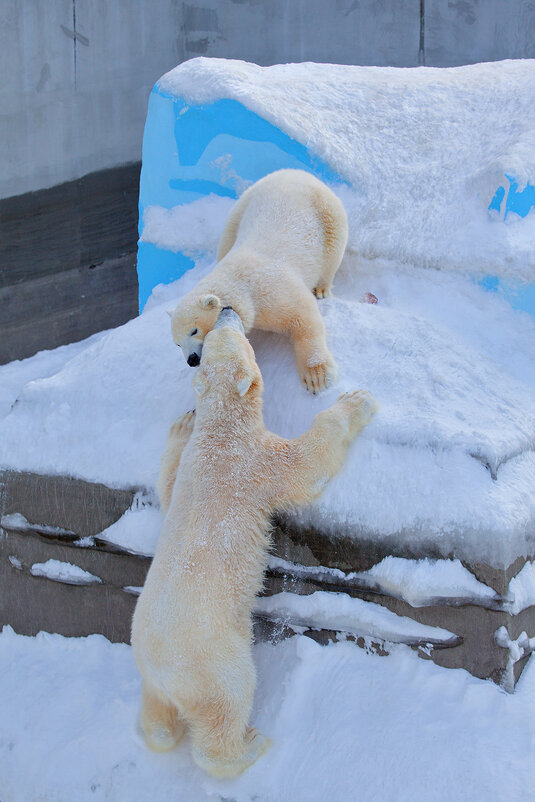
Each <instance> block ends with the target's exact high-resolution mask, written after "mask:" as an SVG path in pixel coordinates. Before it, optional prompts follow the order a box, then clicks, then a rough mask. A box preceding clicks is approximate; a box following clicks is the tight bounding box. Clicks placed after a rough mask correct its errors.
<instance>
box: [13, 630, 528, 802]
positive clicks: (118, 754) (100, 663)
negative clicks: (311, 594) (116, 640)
mask: <svg viewBox="0 0 535 802" xmlns="http://www.w3.org/2000/svg"><path fill="white" fill-rule="evenodd" d="M254 653H255V660H256V664H257V666H258V674H259V681H258V687H257V692H256V698H255V706H254V713H253V721H254V722H255V723H256V724H257V725H258V726H259V727H260V728H261V729H262V730H263V731H264V732H266V733H267V734H269V735H270V736H271V738H272V739H273V741H274V745H273V747H272V748H271V750H270V751H269V752H268V753H267V754H266V755H265V757H264V758H262V759H261V760H260V761H259V762H258V763H257V764H256V765H254V766H253V767H252V768H251V769H249V770H248V771H247V772H246V773H245V774H244V775H243V776H242V777H241V778H239V779H237V780H233V781H230V780H227V781H214V780H211V779H209V778H208V777H207V776H206V775H204V774H203V773H202V772H201V771H200V770H199V769H198V768H197V767H196V766H195V765H194V764H193V763H192V760H191V757H190V750H189V746H188V743H187V742H184V743H183V744H181V745H179V747H178V748H177V749H176V750H175V751H173V752H171V753H170V754H167V755H157V754H154V753H151V752H149V751H148V750H147V749H146V748H145V747H144V745H143V743H142V740H141V738H140V736H139V735H138V734H137V732H136V716H137V709H138V703H139V695H140V679H139V675H138V674H137V671H136V669H135V666H134V663H133V660H132V655H131V650H130V647H128V646H125V645H122V644H111V643H109V642H108V641H107V640H106V639H105V638H103V637H102V636H100V635H92V636H90V637H89V638H62V637H61V636H59V635H48V634H43V633H42V634H40V635H38V636H37V637H36V638H27V637H22V636H19V635H15V634H14V633H13V631H12V630H11V629H10V628H9V627H6V628H4V630H3V632H2V633H1V634H0V799H1V800H2V802H37V801H38V800H39V802H45V800H46V801H47V802H86V800H87V801H89V800H91V802H100V801H101V800H106V802H126V800H128V802H149V800H150V802H167V801H168V800H169V802H170V801H171V800H173V802H175V801H176V800H180V802H204V800H225V802H229V801H230V800H236V802H246V800H247V802H248V801H249V800H251V801H252V800H256V801H257V802H287V801H288V802H325V800H330V801H331V802H353V800H367V802H373V800H377V802H404V801H405V800H407V802H409V800H410V802H446V800H448V802H449V801H450V800H451V802H489V801H490V800H500V801H501V800H508V802H520V800H526V802H529V800H533V799H535V790H534V789H535V762H534V760H533V755H534V753H535V728H534V726H533V719H534V713H535V661H534V660H533V658H532V659H531V661H530V664H528V666H527V668H526V670H525V671H524V674H523V676H522V678H521V680H520V683H519V685H518V687H517V691H516V692H515V694H514V695H513V696H510V695H508V694H506V693H504V692H503V691H501V690H500V689H499V688H498V687H496V686H495V685H493V684H492V683H491V682H484V681H481V680H477V679H474V678H473V677H471V676H470V675H469V674H467V673H466V672H465V671H462V670H448V669H443V668H439V667H437V666H435V665H434V664H433V663H431V662H428V661H425V660H421V659H420V658H418V657H417V656H416V654H415V653H414V652H412V651H411V650H410V649H409V648H408V647H405V646H397V647H394V648H393V651H392V653H391V655H390V656H389V657H386V658H385V657H379V656H378V655H375V654H367V653H366V652H365V651H363V650H362V649H359V648H358V647H357V646H355V644H353V643H349V642H348V643H338V644H334V645H330V646H327V647H321V646H318V645H317V644H316V643H314V642H313V641H311V640H310V639H308V638H306V637H304V636H299V635H298V636H295V637H294V638H292V639H290V640H287V641H284V642H283V643H280V644H278V645H276V646H274V645H271V644H262V645H259V646H257V647H255V652H254Z"/></svg>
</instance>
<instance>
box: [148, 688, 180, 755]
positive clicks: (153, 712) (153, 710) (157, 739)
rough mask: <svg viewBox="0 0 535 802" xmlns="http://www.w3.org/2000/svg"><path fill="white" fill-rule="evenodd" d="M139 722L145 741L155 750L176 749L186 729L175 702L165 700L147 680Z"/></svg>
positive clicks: (166, 750)
mask: <svg viewBox="0 0 535 802" xmlns="http://www.w3.org/2000/svg"><path fill="white" fill-rule="evenodd" d="M139 723H140V726H141V730H142V732H143V735H144V737H145V743H146V744H147V746H148V747H149V749H152V750H153V751H154V752H168V751H169V750H170V749H174V747H175V746H176V745H177V743H178V742H179V741H180V740H181V738H182V737H183V735H184V733H185V731H186V725H185V723H184V722H183V721H180V719H179V718H178V712H177V709H176V707H175V706H174V704H172V702H169V701H167V700H164V699H163V698H162V696H161V695H160V694H158V693H156V692H155V691H154V690H153V689H152V688H150V686H149V685H148V684H147V683H146V682H143V688H142V691H141V714H140V717H139Z"/></svg>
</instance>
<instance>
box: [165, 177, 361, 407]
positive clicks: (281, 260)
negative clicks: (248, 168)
mask: <svg viewBox="0 0 535 802" xmlns="http://www.w3.org/2000/svg"><path fill="white" fill-rule="evenodd" d="M346 243H347V216H346V213H345V209H344V207H343V205H342V203H341V201H340V200H338V198H337V197H336V195H335V194H334V193H333V192H331V190H330V189H329V188H328V187H326V186H325V184H323V183H322V182H321V181H319V180H318V179H317V178H315V177H314V176H313V175H311V174H310V173H306V172H304V171H303V170H278V171H277V172H275V173H271V174H270V175H267V176H266V177H265V178H262V179H261V180H260V181H257V182H256V184H253V185H252V186H251V187H249V188H248V189H247V190H246V191H245V192H244V193H243V195H242V196H241V198H240V199H239V200H238V201H237V202H236V204H235V205H234V207H233V208H232V211H231V213H230V215H229V218H228V220H227V223H226V226H225V229H224V231H223V234H222V236H221V241H220V243H219V249H218V252H217V259H218V263H217V265H216V266H215V268H214V269H213V270H212V272H211V273H210V274H209V275H208V276H206V277H205V278H204V279H202V280H201V281H200V282H199V284H198V285H197V286H196V287H195V289H193V290H192V291H191V292H189V293H188V294H187V295H185V296H184V297H183V298H182V299H181V300H180V302H179V304H178V306H177V307H176V309H175V310H174V312H169V314H170V315H171V319H172V322H171V325H172V331H173V339H174V341H175V342H176V344H177V345H179V346H180V347H181V348H182V350H183V352H184V356H185V358H186V360H187V362H188V364H189V365H191V366H196V365H198V364H199V361H200V355H201V349H202V344H203V340H204V338H205V336H206V334H207V333H208V332H209V331H210V330H211V329H212V327H213V325H214V323H215V321H216V320H217V316H218V314H219V311H220V310H221V308H222V307H224V306H232V308H233V309H235V310H236V312H238V314H239V315H240V317H241V319H242V321H243V325H244V328H245V333H246V334H247V333H248V332H249V331H250V329H251V328H253V327H254V328H256V329H263V330H265V331H275V332H279V333H282V334H287V335H289V336H290V337H291V338H292V340H293V344H294V349H295V356H296V361H297V370H298V373H299V377H300V378H301V381H302V382H303V384H304V385H305V387H306V388H307V390H309V391H310V392H312V393H317V392H319V391H320V390H323V389H324V388H325V387H327V385H328V384H330V383H331V382H332V381H333V380H334V379H335V377H336V364H335V362H334V360H333V357H332V356H331V354H330V352H329V349H328V348H327V341H326V335H325V326H324V323H323V318H322V317H321V314H320V312H319V309H318V305H317V303H316V300H315V298H314V295H315V296H316V298H325V297H326V296H328V295H329V294H330V289H331V284H332V281H333V277H334V274H335V273H336V271H337V269H338V267H339V266H340V262H341V261H342V256H343V255H344V250H345V247H346Z"/></svg>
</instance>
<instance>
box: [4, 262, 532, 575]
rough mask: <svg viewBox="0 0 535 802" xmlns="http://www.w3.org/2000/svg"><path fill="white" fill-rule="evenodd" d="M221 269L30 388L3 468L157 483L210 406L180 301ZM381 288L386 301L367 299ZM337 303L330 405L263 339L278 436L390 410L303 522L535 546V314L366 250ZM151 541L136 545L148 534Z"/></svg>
mask: <svg viewBox="0 0 535 802" xmlns="http://www.w3.org/2000/svg"><path fill="white" fill-rule="evenodd" d="M212 265H213V263H212V264H211V263H210V262H209V261H208V260H206V259H205V260H201V261H200V262H199V264H198V266H197V267H196V268H195V269H194V270H191V271H188V273H186V274H185V275H184V276H183V277H182V278H181V279H180V280H179V281H178V282H176V283H175V284H173V285H168V286H166V287H159V288H157V289H156V291H155V292H154V293H153V297H152V299H151V301H149V303H148V304H147V310H146V311H145V312H144V313H143V314H142V315H141V316H140V317H138V318H136V319H134V320H131V321H129V322H128V323H126V324H125V325H124V326H120V327H119V328H117V329H114V330H111V331H108V332H106V333H105V334H104V335H103V336H102V337H101V338H100V339H98V341H93V340H91V341H90V342H88V343H87V344H86V347H85V348H83V349H82V348H80V350H79V351H78V352H77V354H76V355H75V356H74V357H73V358H72V359H70V360H69V361H67V362H66V363H65V364H64V365H63V366H62V367H61V368H60V369H59V370H57V371H56V372H53V370H51V375H48V376H47V377H46V378H39V379H37V380H34V381H30V382H29V383H27V384H26V385H25V386H24V387H23V389H22V390H21V391H20V393H19V395H18V400H17V403H16V404H15V405H14V406H13V408H12V409H11V410H10V412H9V413H8V414H7V415H6V416H5V417H4V418H3V420H0V465H2V466H4V467H10V468H14V469H17V470H31V471H36V472H38V473H53V474H63V475H72V476H76V477H80V478H82V479H86V480H88V481H95V482H103V483H105V484H107V485H109V486H112V487H137V488H140V487H141V488H147V489H148V491H149V492H152V491H153V488H154V487H155V484H156V479H157V475H158V469H159V462H160V456H161V454H162V451H163V448H164V445H165V441H166V437H167V432H168V428H169V426H170V425H171V423H172V422H173V420H174V419H175V418H176V417H177V416H178V415H180V414H182V413H183V412H185V411H187V410H189V409H193V408H194V407H195V395H194V392H193V389H192V386H191V381H192V378H193V376H194V371H193V370H192V369H191V368H189V367H188V366H187V365H186V364H185V361H184V359H183V357H182V354H181V352H180V349H178V348H177V346H176V345H175V344H174V343H173V341H172V338H171V333H170V324H169V318H168V316H167V315H166V312H165V310H166V308H168V307H169V306H173V305H174V303H176V300H177V298H178V297H179V296H180V295H181V294H183V293H184V292H187V291H188V290H189V289H190V288H191V287H193V286H194V285H195V284H196V283H197V281H198V280H199V278H200V277H201V276H202V275H204V274H205V273H206V272H207V271H208V270H209V269H210V268H211V266H212ZM367 290H369V291H373V293H374V294H375V295H376V296H377V298H378V299H379V303H378V304H374V305H371V304H367V303H360V300H359V299H360V298H361V297H362V295H363V293H364V292H365V291H367ZM334 295H335V297H333V298H331V299H327V300H325V301H321V302H320V304H319V306H320V310H321V311H322V313H323V315H324V318H325V321H326V325H327V331H328V337H329V344H330V347H331V349H332V351H333V354H334V356H335V358H336V359H337V361H338V364H339V368H340V376H339V381H338V383H337V385H336V386H335V387H333V388H331V389H329V390H328V391H327V392H326V393H324V394H322V395H321V396H319V397H312V396H310V395H309V394H307V393H306V392H305V390H304V389H303V388H302V387H301V385H300V383H299V380H298V377H297V373H296V370H295V358H294V355H293V352H292V349H291V346H290V344H289V342H287V341H286V340H284V339H282V338H279V337H277V336H275V335H271V334H266V333H262V332H253V333H252V335H251V342H252V344H253V346H254V348H255V352H256V355H257V359H258V362H259V365H260V368H261V370H262V375H263V378H264V384H265V393H264V417H265V422H266V426H267V427H268V428H269V429H271V430H272V431H275V432H277V433H279V434H281V435H283V436H286V437H293V436H296V435H299V434H300V433H301V432H303V431H305V430H306V429H307V428H308V426H309V425H310V423H311V422H312V420H313V418H314V416H315V414H316V413H317V412H319V411H320V410H321V409H324V408H325V407H327V406H329V405H330V404H331V403H332V402H333V401H334V400H335V399H336V398H337V396H338V395H339V394H340V393H341V392H343V391H346V390H351V389H354V388H356V387H366V388H368V389H369V390H371V391H372V393H373V394H374V396H375V397H376V398H377V399H378V401H379V404H380V410H379V413H378V414H377V415H376V416H375V418H374V420H373V422H372V424H371V425H370V426H369V427H367V428H366V429H365V430H364V432H363V434H362V436H361V437H360V438H359V439H358V440H357V441H356V443H355V444H354V446H353V447H352V449H351V451H350V454H349V458H348V460H347V463H346V465H345V466H344V468H343V469H342V471H341V472H340V474H339V475H338V476H337V477H336V478H335V479H334V480H333V481H332V482H330V483H329V485H328V486H327V488H326V490H325V492H324V493H323V495H322V496H321V498H320V499H319V501H318V502H316V503H315V504H314V505H312V506H311V507H309V508H306V509H303V510H301V511H300V512H298V513H296V514H295V515H294V516H293V518H294V520H295V521H296V522H298V523H302V524H304V525H306V526H313V527H315V528H320V529H322V530H324V531H325V532H326V533H328V534H332V535H334V536H336V535H337V534H338V533H340V532H344V533H347V534H349V535H351V536H353V537H357V538H358V537H362V536H366V537H373V538H374V539H375V540H376V542H377V543H380V544H383V545H386V546H387V547H388V548H389V550H391V552H392V553H396V551H397V552H398V553H399V552H400V551H401V553H403V550H404V549H405V548H410V549H411V550H412V552H413V554H422V556H425V555H426V549H428V548H432V549H433V552H434V554H435V556H439V555H441V556H443V557H449V556H451V553H452V551H454V556H455V557H456V558H458V559H463V560H468V561H471V560H472V561H474V560H475V561H481V560H482V561H486V562H488V563H490V564H492V565H495V566H497V567H500V566H501V567H503V566H504V565H508V564H510V563H511V562H513V561H514V560H515V559H516V558H517V557H518V556H521V555H525V556H529V555H530V552H531V553H532V551H533V531H534V529H533V522H534V520H535V497H534V495H533V492H532V488H533V484H534V482H535V451H534V450H533V449H534V445H535V402H534V400H533V399H534V396H533V387H534V386H535V321H534V320H533V319H532V318H531V317H530V316H528V315H527V314H525V313H522V312H519V311H515V310H513V309H512V308H511V307H510V306H509V304H508V303H507V302H506V301H505V300H503V299H502V298H501V297H500V296H499V295H497V294H496V293H491V292H487V291H486V290H485V289H483V288H482V287H481V286H479V285H478V284H476V283H474V282H473V281H471V280H470V279H469V278H466V277H464V276H461V275H458V274H451V273H447V272H441V271H429V270H426V269H424V268H421V267H416V266H412V267H411V266H407V265H404V266H403V265H400V264H399V263H395V264H393V263H390V262H381V261H379V260H375V261H374V262H367V261H364V260H362V259H359V260H356V259H355V257H354V256H353V255H352V254H351V253H349V254H348V255H347V256H346V258H345V260H344V263H343V265H342V267H341V268H340V270H339V271H338V273H337V276H336V280H335V285H334ZM20 365H21V366H23V365H24V363H20ZM8 367H10V366H8ZM3 370H4V367H0V384H1V382H2V371H3ZM27 378H28V377H27V375H26V374H25V376H24V379H25V380H26V379H27ZM281 388H284V392H281ZM493 477H496V478H493ZM149 515H151V513H149V512H147V513H146V520H147V521H148V518H149ZM136 520H137V519H136ZM155 521H156V519H155V518H154V517H153V518H152V523H151V525H150V526H151V527H152V526H155V525H156V524H155ZM132 522H133V519H132ZM120 525H121V526H124V522H123V523H122V524H120ZM123 531H125V530H123ZM147 531H148V529H147ZM151 531H153V530H152V529H151ZM113 537H118V534H117V532H115V533H114V534H113V536H112V538H113ZM148 537H149V536H148ZM150 537H152V535H150ZM121 538H123V536H122V535H121ZM136 538H137V540H136V544H137V545H136V544H134V543H132V544H131V545H130V548H131V549H132V550H134V551H135V550H137V549H138V547H139V538H141V540H143V535H142V533H141V529H139V530H138V534H137V535H136ZM120 542H121V543H123V544H126V542H127V541H125V540H124V538H123V539H121V541H120ZM151 542H155V541H151ZM127 547H128V546H127ZM152 548H153V546H152V545H150V546H149V545H148V544H147V545H146V546H144V547H143V548H142V551H143V553H149V552H150V549H152ZM437 552H438V555H437ZM427 553H429V552H427Z"/></svg>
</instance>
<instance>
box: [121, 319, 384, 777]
mask: <svg viewBox="0 0 535 802" xmlns="http://www.w3.org/2000/svg"><path fill="white" fill-rule="evenodd" d="M240 329H241V330H240ZM194 387H195V390H196V393H197V395H198V405H197V410H196V412H195V413H193V412H188V413H186V414H185V415H183V416H182V417H181V418H180V419H179V420H178V421H177V422H176V423H175V424H174V425H173V427H172V428H171V431H170V433H169V439H168V443H167V448H166V451H165V453H164V456H163V458H162V467H161V474H160V480H159V484H158V491H159V494H160V499H161V504H162V509H163V511H164V513H166V517H165V521H164V525H163V531H162V534H161V537H160V540H159V542H158V546H157V549H156V554H155V556H154V560H153V562H152V565H151V567H150V570H149V573H148V575H147V580H146V582H145V586H144V588H143V591H142V593H141V595H140V597H139V599H138V603H137V606H136V610H135V614H134V620H133V626H132V647H133V653H134V658H135V660H136V663H137V666H138V668H139V671H140V673H141V676H142V679H143V688H142V708H141V717H140V722H141V727H142V729H143V732H144V736H145V739H146V742H147V745H148V746H149V747H151V748H152V749H155V750H157V751H166V750H168V749H172V748H173V747H174V746H175V744H176V743H177V742H178V741H179V740H180V739H181V738H182V736H183V734H184V732H185V729H186V726H189V728H190V730H191V736H192V748H193V756H194V759H195V761H196V762H197V764H198V765H199V766H201V767H202V768H203V769H205V770H206V771H208V772H209V773H210V774H213V775H215V776H217V777H231V776H234V775H237V774H239V773H240V772H242V771H244V770H245V769H246V768H247V767H248V766H249V765H251V763H253V762H254V761H255V760H256V759H257V758H258V757H259V756H260V755H261V754H262V753H263V751H264V750H265V749H266V748H267V746H268V745H269V740H268V739H267V738H266V737H265V736H263V735H261V734H260V733H259V732H258V731H257V730H255V729H254V728H252V727H249V726H248V720H249V715H250V712H251V706H252V701H253V692H254V687H255V682H256V679H255V669H254V664H253V659H252V654H251V640H252V622H251V611H252V610H253V607H254V603H255V596H256V594H257V593H258V592H259V591H260V590H261V588H262V581H263V574H264V570H265V567H266V564H267V549H268V547H269V528H270V525H269V520H270V515H271V513H272V512H273V511H275V510H276V509H281V508H288V507H290V506H293V505H297V504H306V503H308V502H310V501H312V500H313V499H315V498H316V497H317V496H318V495H319V494H320V493H321V490H322V488H323V487H324V486H325V483H326V482H327V481H328V480H329V479H330V478H331V477H332V476H334V474H336V473H337V471H338V470H339V469H340V467H341V466H342V463H343V461H344V458H345V456H346V453H347V450H348V448H349V445H350V443H351V442H352V440H353V439H354V438H355V437H356V436H357V434H358V433H359V431H360V430H361V429H362V428H363V427H364V426H365V425H366V424H367V423H368V422H369V420H370V419H371V417H372V415H373V413H374V410H375V402H374V400H373V398H372V397H371V395H370V394H369V393H367V392H365V391H356V392H353V393H346V394H344V395H342V396H341V397H340V398H339V399H338V401H337V402H336V403H335V404H334V405H333V406H331V407H330V408H329V409H327V410H325V411H323V412H320V413H319V414H318V415H317V416H316V418H315V419H314V422H313V424H312V426H311V427H310V429H309V430H308V432H306V433H305V434H303V435H302V436H301V437H298V438H297V439H295V440H285V439H283V438H282V437H278V436H277V435H275V434H272V433H271V432H269V431H267V430H266V428H265V427H264V422H263V418H262V390H263V384H262V376H261V374H260V370H259V369H258V366H257V364H256V361H255V357H254V352H253V349H252V348H251V346H250V344H249V342H248V341H247V339H246V338H245V336H244V334H243V328H242V327H241V323H240V321H239V318H238V317H237V315H236V313H234V312H233V311H232V310H223V311H222V312H221V316H220V320H219V321H218V323H217V325H216V327H215V328H214V330H213V331H211V332H209V333H208V334H207V336H206V338H205V341H204V348H203V354H202V360H201V365H200V368H199V371H198V372H197V374H196V376H195V378H194Z"/></svg>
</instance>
